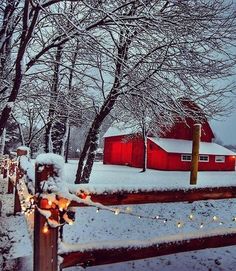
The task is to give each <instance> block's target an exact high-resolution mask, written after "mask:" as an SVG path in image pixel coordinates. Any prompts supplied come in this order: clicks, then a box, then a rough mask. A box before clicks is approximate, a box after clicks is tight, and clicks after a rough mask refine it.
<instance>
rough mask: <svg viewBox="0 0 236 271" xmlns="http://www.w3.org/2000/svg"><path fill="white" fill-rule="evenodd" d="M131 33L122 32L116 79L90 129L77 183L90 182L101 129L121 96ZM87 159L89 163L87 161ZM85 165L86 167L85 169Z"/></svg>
mask: <svg viewBox="0 0 236 271" xmlns="http://www.w3.org/2000/svg"><path fill="white" fill-rule="evenodd" d="M130 42H131V41H130V39H129V32H128V31H126V32H125V33H124V32H123V31H121V33H120V41H119V45H120V46H119V47H118V52H117V61H116V67H115V78H114V82H113V85H112V88H111V90H110V93H109V95H108V96H107V97H106V99H105V101H104V103H103V105H102V107H101V109H100V112H99V113H97V114H96V116H95V118H94V121H93V123H92V125H91V128H90V129H89V132H88V135H87V137H86V140H85V143H84V147H83V150H82V152H81V155H80V159H79V164H78V168H77V173H76V179H75V183H83V182H86V183H88V182H89V177H90V174H91V170H92V166H93V163H94V158H95V151H96V148H97V143H95V142H96V141H97V136H98V134H99V129H100V127H101V125H102V122H103V120H104V119H105V117H106V116H107V115H108V114H109V113H110V112H111V110H112V109H113V106H114V104H115V102H116V100H117V98H118V96H119V91H120V86H121V78H122V73H123V70H124V66H125V62H126V61H127V59H128V46H129V44H130ZM86 158H87V161H85V160H86ZM84 164H85V167H84Z"/></svg>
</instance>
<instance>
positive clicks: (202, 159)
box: [199, 155, 209, 162]
mask: <svg viewBox="0 0 236 271" xmlns="http://www.w3.org/2000/svg"><path fill="white" fill-rule="evenodd" d="M199 162H209V155H199Z"/></svg>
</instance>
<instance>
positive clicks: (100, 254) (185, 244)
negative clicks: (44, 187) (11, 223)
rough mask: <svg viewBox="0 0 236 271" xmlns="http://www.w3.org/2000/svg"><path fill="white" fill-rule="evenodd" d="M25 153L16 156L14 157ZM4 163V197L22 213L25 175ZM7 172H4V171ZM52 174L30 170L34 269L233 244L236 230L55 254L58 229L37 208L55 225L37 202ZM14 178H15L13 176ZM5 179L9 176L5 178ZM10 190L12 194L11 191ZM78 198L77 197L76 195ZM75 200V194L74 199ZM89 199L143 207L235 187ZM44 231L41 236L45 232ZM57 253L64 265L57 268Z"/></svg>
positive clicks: (48, 168) (47, 169)
mask: <svg viewBox="0 0 236 271" xmlns="http://www.w3.org/2000/svg"><path fill="white" fill-rule="evenodd" d="M22 155H26V153H24V152H19V153H18V156H22ZM6 160H8V159H4V160H2V163H1V173H2V174H3V177H4V178H5V179H6V180H8V182H9V186H8V188H9V189H8V193H12V192H15V208H14V213H15V214H16V213H17V212H19V211H20V210H21V208H20V201H19V193H18V192H19V191H17V183H18V181H19V179H21V181H22V176H23V174H24V173H25V172H24V170H23V169H22V168H21V167H20V164H19V162H18V163H17V164H16V162H15V161H12V162H9V160H8V162H6ZM6 171H7V173H6ZM55 174H57V173H56V171H55V170H54V167H53V165H44V166H43V167H42V165H41V164H37V165H36V172H35V177H36V178H35V193H38V198H37V202H36V205H37V207H36V208H35V215H34V225H35V226H34V271H56V270H58V268H60V269H63V268H67V267H70V266H74V265H80V266H83V267H86V266H95V265H101V264H108V263H109V264H110V263H116V262H123V261H130V260H137V259H144V258H149V257H155V256H161V255H167V254H172V253H178V252H184V251H191V250H198V249H204V248H215V247H221V246H229V245H235V244H236V230H231V231H227V232H226V233H221V234H219V232H215V231H212V232H210V233H209V232H208V234H207V236H202V237H201V238H199V237H196V236H195V235H194V234H193V235H191V234H190V235H189V234H188V235H186V236H185V238H184V239H183V238H179V237H178V236H172V237H171V242H170V241H165V240H164V239H163V240H162V239H161V238H159V239H156V240H153V241H152V243H150V242H147V243H142V242H141V243H140V244H138V243H137V242H135V243H133V244H132V242H131V243H130V245H129V247H127V246H126V245H125V243H122V242H117V245H116V246H115V247H114V248H104V243H102V245H101V246H100V245H99V243H98V245H97V246H96V247H93V249H87V250H86V249H83V251H76V250H75V251H73V252H70V253H63V252H62V253H58V235H59V233H58V232H59V228H58V227H56V228H53V227H49V228H47V229H46V230H44V227H45V222H46V218H45V216H44V215H42V213H41V212H40V211H39V210H46V211H48V210H49V211H50V212H51V214H52V216H53V219H54V220H55V221H58V222H60V221H59V209H58V207H57V206H52V204H51V203H49V201H48V200H45V199H43V198H40V193H41V184H42V183H41V182H42V181H44V182H45V181H46V180H47V179H48V178H50V177H53V176H54V175H55ZM13 176H14V178H13ZM7 177H9V178H8V179H7ZM13 190H14V191H13ZM80 196H81V195H80ZM78 197H79V195H78ZM89 197H90V199H91V201H93V202H94V203H100V204H103V205H124V204H125V205H126V204H144V203H161V202H182V201H187V202H193V201H199V200H208V199H229V198H235V197H236V186H231V187H214V188H193V187H191V188H190V189H187V190H186V189H185V190H181V189H178V190H167V191H158V190H155V191H150V192H145V191H143V192H142V191H140V192H132V193H131V192H128V191H123V192H119V193H116V192H114V193H106V194H99V193H97V194H95V193H89ZM70 206H73V207H85V206H87V205H86V204H83V203H78V202H77V201H71V202H70ZM45 233H46V234H45ZM58 255H60V256H61V257H62V258H63V261H62V262H61V263H60V266H59V265H58V260H57V259H58Z"/></svg>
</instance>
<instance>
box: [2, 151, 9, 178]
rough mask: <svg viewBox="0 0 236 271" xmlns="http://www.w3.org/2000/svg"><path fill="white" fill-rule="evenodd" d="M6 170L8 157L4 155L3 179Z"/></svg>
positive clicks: (5, 176) (5, 175)
mask: <svg viewBox="0 0 236 271" xmlns="http://www.w3.org/2000/svg"><path fill="white" fill-rule="evenodd" d="M7 168H8V156H7V155H5V159H4V162H3V179H5V178H7Z"/></svg>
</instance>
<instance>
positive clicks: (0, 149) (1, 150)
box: [0, 128, 7, 155]
mask: <svg viewBox="0 0 236 271" xmlns="http://www.w3.org/2000/svg"><path fill="white" fill-rule="evenodd" d="M6 133H7V130H6V128H5V129H4V131H3V133H2V136H1V141H0V142H1V144H0V155H3V154H4V149H5V143H6Z"/></svg>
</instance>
